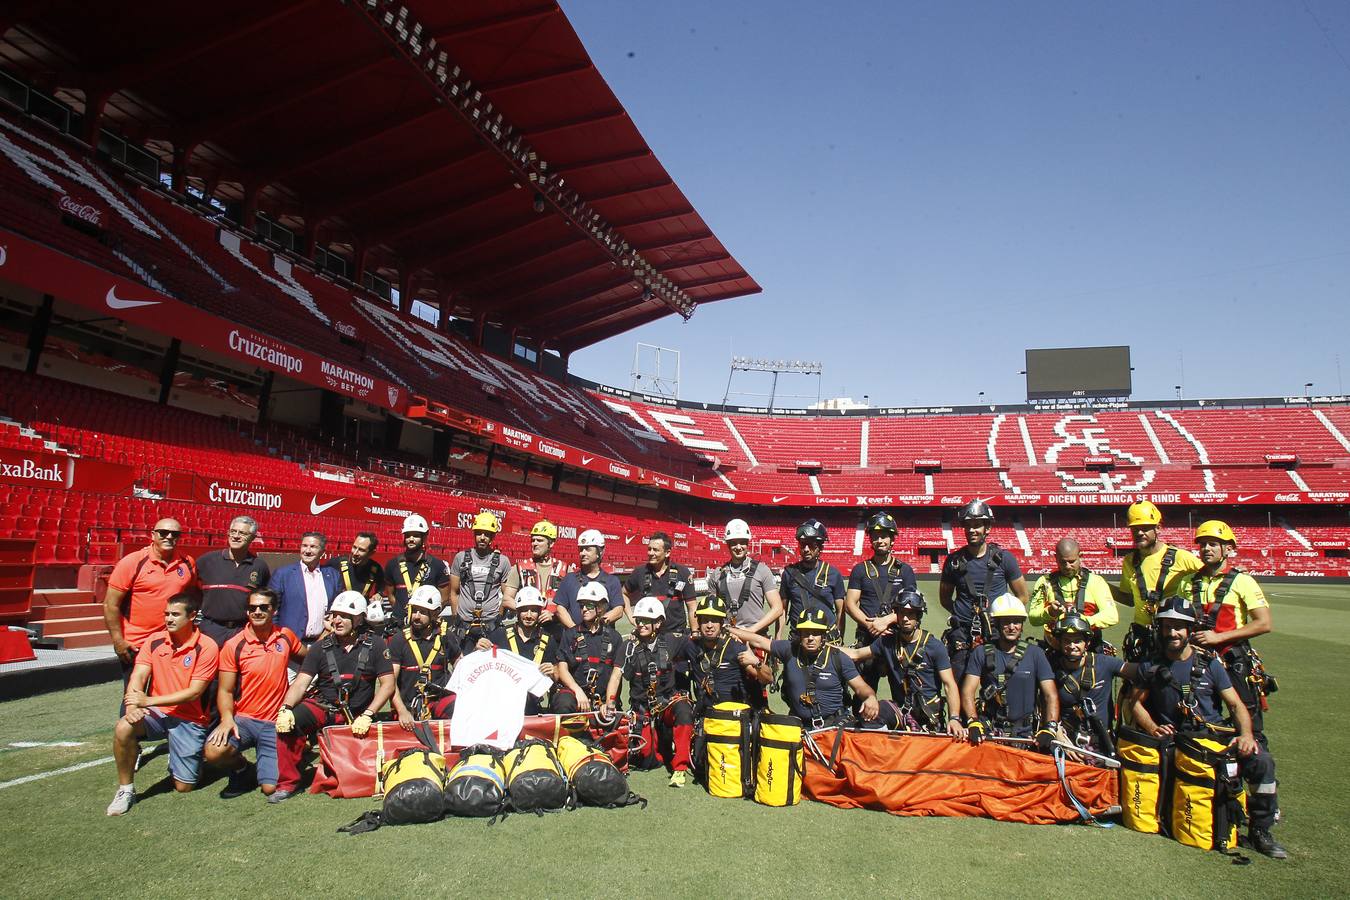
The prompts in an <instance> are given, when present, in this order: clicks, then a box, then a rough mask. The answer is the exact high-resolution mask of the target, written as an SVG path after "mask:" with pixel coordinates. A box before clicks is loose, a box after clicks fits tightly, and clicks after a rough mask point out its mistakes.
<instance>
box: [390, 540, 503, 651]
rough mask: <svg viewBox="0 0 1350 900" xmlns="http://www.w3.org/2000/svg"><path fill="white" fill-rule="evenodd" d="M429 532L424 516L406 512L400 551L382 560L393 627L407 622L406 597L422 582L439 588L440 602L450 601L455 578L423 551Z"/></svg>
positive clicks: (440, 561) (443, 564)
mask: <svg viewBox="0 0 1350 900" xmlns="http://www.w3.org/2000/svg"><path fill="white" fill-rule="evenodd" d="M479 518H481V516H480V517H479ZM493 521H496V520H495V519H494V520H493ZM430 533H431V526H430V525H429V524H427V520H426V518H425V517H423V516H419V515H416V514H413V515H411V516H408V517H407V518H406V519H404V520H403V552H402V553H400V554H399V555H398V556H395V557H394V558H392V559H390V560H389V562H387V563H385V564H384V577H385V580H386V581H387V582H388V583H389V598H390V599H391V600H393V601H394V603H393V609H392V610H391V611H390V612H391V613H392V615H391V617H390V618H389V619H388V621H389V622H390V624H391V625H392V626H393V627H395V628H403V627H404V626H406V625H407V624H408V600H409V598H411V597H412V594H413V591H415V590H417V589H418V588H419V587H421V586H422V585H424V584H429V585H431V586H432V587H434V588H436V589H437V590H439V591H440V592H441V604H442V606H444V605H445V604H447V603H449V601H450V596H451V593H452V590H453V588H454V581H455V580H454V578H453V577H452V576H451V575H450V570H449V569H447V568H446V566H445V562H444V561H443V560H440V559H437V558H436V557H434V556H432V555H431V554H430V553H429V552H428V551H427V535H428V534H430Z"/></svg>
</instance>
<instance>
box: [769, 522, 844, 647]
mask: <svg viewBox="0 0 1350 900" xmlns="http://www.w3.org/2000/svg"><path fill="white" fill-rule="evenodd" d="M827 538H828V534H827V533H826V531H825V526H824V525H823V524H821V522H820V520H819V519H807V520H806V521H805V522H803V523H802V524H800V525H798V526H797V552H798V553H799V554H800V555H801V559H800V560H798V561H797V562H795V563H793V564H792V565H789V566H784V567H783V577H782V579H781V581H782V594H783V602H784V605H785V606H786V614H787V615H786V619H787V621H788V623H789V624H790V625H791V624H795V623H796V622H798V621H800V620H801V618H802V615H803V614H805V613H813V612H815V611H816V610H820V611H821V613H822V614H824V616H825V621H826V623H827V624H828V626H829V628H830V630H831V631H832V632H833V633H835V634H842V629H843V618H844V594H845V590H844V576H843V575H842V574H841V573H840V572H839V570H838V569H836V568H835V567H834V566H832V565H830V564H829V563H827V562H825V560H823V559H821V558H820V553H821V551H822V550H823V549H824V548H825V541H826V540H827Z"/></svg>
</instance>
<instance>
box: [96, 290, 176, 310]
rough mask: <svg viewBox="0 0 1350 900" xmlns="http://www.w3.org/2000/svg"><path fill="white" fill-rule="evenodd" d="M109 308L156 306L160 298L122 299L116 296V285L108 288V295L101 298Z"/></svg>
mask: <svg viewBox="0 0 1350 900" xmlns="http://www.w3.org/2000/svg"><path fill="white" fill-rule="evenodd" d="M103 299H104V300H106V301H107V303H108V308H109V309H135V308H136V307H138V306H158V305H159V304H160V303H162V302H163V301H161V300H123V299H122V298H121V297H119V296H117V285H113V286H112V287H110V288H108V296H106V297H104V298H103Z"/></svg>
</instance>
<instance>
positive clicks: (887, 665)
mask: <svg viewBox="0 0 1350 900" xmlns="http://www.w3.org/2000/svg"><path fill="white" fill-rule="evenodd" d="M927 608H928V605H927V603H926V602H925V601H924V598H923V594H920V593H919V592H918V591H902V592H901V593H900V596H899V597H897V598H896V599H895V603H894V609H895V617H896V619H897V622H896V627H895V630H894V631H891V632H888V633H884V634H882V635H881V636H880V637H878V638H877V639H876V640H874V641H873V642H872V643H871V644H870V645H869V646H867V647H860V648H846V649H844V651H843V652H845V653H847V654H848V655H849V658H851V659H852V660H853V661H854V662H855V663H856V662H869V661H876V662H878V663H879V664H880V665H879V668H880V669H881V670H884V671H885V673H886V675H887V678H888V680H889V682H890V686H891V699H890V700H883V701H882V702H881V720H882V722H883V723H884V724H885V725H886V727H887V728H894V729H904V730H906V731H932V732H942V731H945V732H946V733H947V734H949V735H951V736H952V737H954V738H956V739H957V740H962V741H963V740H965V739H966V729H965V728H963V727H962V726H961V694H960V691H959V689H958V688H957V686H956V676H954V675H953V674H952V664H951V660H950V659H949V658H948V657H947V648H946V647H944V646H943V645H942V641H941V640H939V639H938V637H937V635H934V634H931V633H929V632H927V631H924V630H923V629H922V628H920V627H919V623H920V622H921V621H922V620H923V614H924V612H926V611H927ZM939 684H940V685H941V687H939ZM944 692H945V693H946V697H947V715H946V716H945V717H944V716H943V715H942V698H943V693H944Z"/></svg>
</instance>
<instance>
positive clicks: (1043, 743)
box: [1036, 722, 1059, 753]
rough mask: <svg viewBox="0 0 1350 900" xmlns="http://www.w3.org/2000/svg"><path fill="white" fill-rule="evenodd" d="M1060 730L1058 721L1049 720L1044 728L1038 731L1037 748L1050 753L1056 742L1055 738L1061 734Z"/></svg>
mask: <svg viewBox="0 0 1350 900" xmlns="http://www.w3.org/2000/svg"><path fill="white" fill-rule="evenodd" d="M1058 731H1059V723H1058V722H1047V723H1046V724H1045V727H1044V728H1042V729H1041V730H1040V731H1038V732H1036V749H1037V750H1039V751H1041V752H1042V753H1049V752H1050V747H1051V746H1053V745H1054V743H1055V738H1057V737H1058V736H1059V734H1058Z"/></svg>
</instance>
